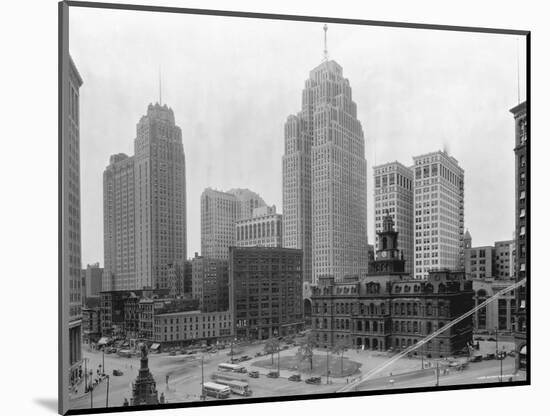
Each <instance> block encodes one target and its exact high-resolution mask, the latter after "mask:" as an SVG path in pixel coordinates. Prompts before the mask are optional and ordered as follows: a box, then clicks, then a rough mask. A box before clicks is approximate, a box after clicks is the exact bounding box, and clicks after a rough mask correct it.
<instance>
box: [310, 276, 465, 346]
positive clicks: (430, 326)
mask: <svg viewBox="0 0 550 416" xmlns="http://www.w3.org/2000/svg"><path fill="white" fill-rule="evenodd" d="M312 302H313V313H312V317H313V319H312V327H313V331H314V336H315V338H316V340H317V342H318V345H319V346H321V347H325V346H328V347H334V346H336V345H338V344H344V345H346V346H348V347H353V348H363V347H364V348H366V349H375V350H387V349H388V348H390V347H391V348H393V349H398V350H399V349H404V348H407V347H409V346H411V345H414V344H415V343H417V342H418V341H419V340H421V339H423V338H424V337H426V336H427V335H429V334H431V333H433V332H434V331H436V330H437V329H439V328H441V327H443V326H444V325H446V324H447V323H449V322H451V321H452V320H454V319H455V318H457V317H459V316H461V315H462V314H464V313H465V312H467V311H469V310H470V309H471V308H472V307H473V290H472V284H471V282H470V281H467V280H466V279H465V276H464V273H458V272H433V273H430V276H429V278H428V280H427V281H419V280H410V279H404V278H403V275H386V276H367V277H365V278H362V279H357V280H356V281H355V282H351V281H348V282H343V283H334V281H333V279H330V278H326V279H320V282H319V285H318V286H317V287H315V288H314V289H313V296H312ZM471 339H472V319H471V318H466V319H464V320H463V321H461V322H459V323H457V324H456V325H455V326H453V327H452V328H450V329H448V330H447V331H445V332H444V333H442V334H440V335H438V336H437V337H436V338H435V339H433V340H432V341H430V342H428V343H427V344H426V346H425V347H423V350H422V351H418V352H421V353H422V354H424V355H431V356H433V357H439V356H446V355H450V354H453V353H458V352H460V351H462V350H464V348H465V347H466V344H467V342H469V341H471Z"/></svg>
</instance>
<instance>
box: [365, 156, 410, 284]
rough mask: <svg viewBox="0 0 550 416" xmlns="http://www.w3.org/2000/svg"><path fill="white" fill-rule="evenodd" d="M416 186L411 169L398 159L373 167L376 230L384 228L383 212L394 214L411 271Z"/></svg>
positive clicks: (406, 269) (408, 268)
mask: <svg viewBox="0 0 550 416" xmlns="http://www.w3.org/2000/svg"><path fill="white" fill-rule="evenodd" d="M413 186H414V181H413V173H412V171H411V169H410V168H408V167H406V166H404V165H402V164H401V163H399V162H390V163H385V164H383V165H378V166H375V167H374V226H375V228H376V232H378V231H381V230H382V223H383V219H384V216H385V215H386V213H389V214H390V215H391V217H392V218H393V221H394V224H395V230H396V231H397V232H398V233H399V247H401V252H402V253H403V258H404V259H405V271H406V272H407V273H409V274H411V273H413V265H414V208H413V206H414V203H413V199H414V194H413ZM376 244H378V241H376Z"/></svg>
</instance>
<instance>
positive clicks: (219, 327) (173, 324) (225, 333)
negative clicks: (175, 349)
mask: <svg viewBox="0 0 550 416" xmlns="http://www.w3.org/2000/svg"><path fill="white" fill-rule="evenodd" d="M232 324H233V321H232V318H231V312H229V311H222V312H200V311H186V312H173V313H159V314H157V315H155V318H154V333H155V335H154V340H155V342H157V343H159V344H161V345H162V346H174V345H181V346H185V345H188V344H191V343H193V342H196V341H206V342H216V341H226V340H230V339H231V337H232V334H233V332H232V326H233V325H232Z"/></svg>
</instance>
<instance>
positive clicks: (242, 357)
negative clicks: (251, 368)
mask: <svg viewBox="0 0 550 416" xmlns="http://www.w3.org/2000/svg"><path fill="white" fill-rule="evenodd" d="M251 359H252V357H249V356H248V355H243V356H241V359H240V360H241V361H248V360H251Z"/></svg>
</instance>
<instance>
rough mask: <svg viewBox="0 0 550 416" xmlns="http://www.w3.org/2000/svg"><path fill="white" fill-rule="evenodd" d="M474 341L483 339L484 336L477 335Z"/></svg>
mask: <svg viewBox="0 0 550 416" xmlns="http://www.w3.org/2000/svg"><path fill="white" fill-rule="evenodd" d="M474 341H483V337H475V338H474Z"/></svg>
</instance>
